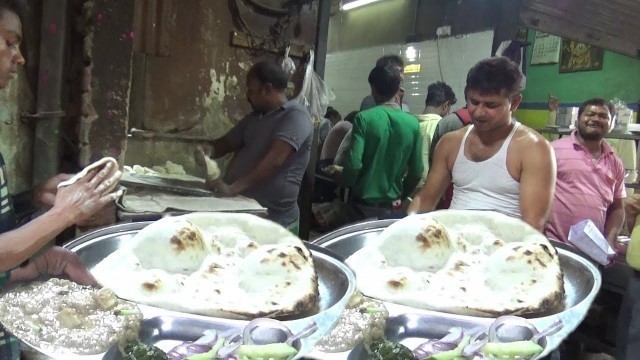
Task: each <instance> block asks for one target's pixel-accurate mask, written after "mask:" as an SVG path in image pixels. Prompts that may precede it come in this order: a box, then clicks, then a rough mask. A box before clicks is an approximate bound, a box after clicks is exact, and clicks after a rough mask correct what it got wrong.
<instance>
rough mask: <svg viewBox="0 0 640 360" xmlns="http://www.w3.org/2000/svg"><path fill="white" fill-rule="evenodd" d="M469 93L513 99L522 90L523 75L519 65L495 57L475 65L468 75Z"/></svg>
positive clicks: (503, 58)
mask: <svg viewBox="0 0 640 360" xmlns="http://www.w3.org/2000/svg"><path fill="white" fill-rule="evenodd" d="M466 89H467V90H468V91H471V90H474V91H479V92H480V93H484V94H500V93H501V92H502V91H506V92H507V94H508V95H509V97H512V96H514V95H516V94H518V93H519V92H520V90H521V89H522V73H521V72H520V69H519V68H518V65H517V64H516V63H514V62H513V61H511V60H509V59H507V58H505V57H493V58H489V59H485V60H482V61H480V62H478V63H477V64H475V65H474V66H473V67H472V68H471V70H469V73H468V74H467V87H466Z"/></svg>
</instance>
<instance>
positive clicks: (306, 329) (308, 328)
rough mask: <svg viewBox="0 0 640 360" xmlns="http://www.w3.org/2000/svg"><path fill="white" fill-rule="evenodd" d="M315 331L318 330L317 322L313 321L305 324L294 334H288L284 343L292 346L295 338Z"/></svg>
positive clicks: (309, 334) (303, 336)
mask: <svg viewBox="0 0 640 360" xmlns="http://www.w3.org/2000/svg"><path fill="white" fill-rule="evenodd" d="M316 331H318V324H316V322H315V321H314V322H312V323H311V324H309V325H307V326H305V327H304V328H303V329H302V330H300V331H298V332H297V333H296V334H294V335H291V336H289V337H288V338H287V340H286V341H285V343H286V344H287V345H290V346H293V343H294V342H295V341H296V340H299V339H302V338H306V337H308V336H311V334H313V333H314V332H316Z"/></svg>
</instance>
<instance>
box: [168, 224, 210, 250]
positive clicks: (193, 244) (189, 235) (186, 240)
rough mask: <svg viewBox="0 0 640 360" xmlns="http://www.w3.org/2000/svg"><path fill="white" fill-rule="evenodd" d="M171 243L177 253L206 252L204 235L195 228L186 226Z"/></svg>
mask: <svg viewBox="0 0 640 360" xmlns="http://www.w3.org/2000/svg"><path fill="white" fill-rule="evenodd" d="M169 243H170V244H171V245H172V246H173V248H174V249H175V250H176V251H177V252H183V251H185V250H187V249H194V250H200V251H202V250H204V241H203V239H202V235H201V234H200V233H199V232H198V230H197V229H196V228H194V227H193V226H185V227H183V228H182V229H180V231H178V233H177V234H176V235H174V236H172V237H171V239H170V240H169Z"/></svg>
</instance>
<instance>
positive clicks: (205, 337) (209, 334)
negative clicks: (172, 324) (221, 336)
mask: <svg viewBox="0 0 640 360" xmlns="http://www.w3.org/2000/svg"><path fill="white" fill-rule="evenodd" d="M217 341H218V332H217V331H216V330H213V329H212V330H205V331H204V332H203V333H202V336H201V337H200V338H199V339H198V340H196V341H194V342H193V343H194V344H199V345H209V346H213V345H215V343H216V342H217Z"/></svg>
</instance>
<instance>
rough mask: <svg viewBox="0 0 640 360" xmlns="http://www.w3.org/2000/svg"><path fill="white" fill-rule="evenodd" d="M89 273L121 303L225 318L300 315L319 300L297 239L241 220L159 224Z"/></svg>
mask: <svg viewBox="0 0 640 360" xmlns="http://www.w3.org/2000/svg"><path fill="white" fill-rule="evenodd" d="M91 272H92V273H93V275H94V276H95V277H96V279H97V280H98V282H99V283H100V284H102V285H103V286H104V287H107V288H110V289H111V290H113V291H114V292H115V293H116V295H118V296H119V297H121V298H123V299H127V300H131V301H135V302H138V303H141V304H146V305H152V306H157V307H161V308H165V309H169V310H175V311H181V312H187V313H193V314H201V315H209V316H217V317H225V318H240V319H246V318H255V317H276V316H285V315H295V314H300V313H302V312H305V311H308V310H312V309H313V308H314V306H315V305H316V304H317V299H318V278H317V275H316V272H315V268H314V264H313V258H312V256H311V253H310V252H309V250H308V249H307V248H306V247H305V246H304V243H303V242H302V240H300V239H298V238H297V237H295V236H294V235H292V234H291V233H290V232H289V231H287V230H286V229H285V228H283V227H281V226H280V225H277V224H275V223H273V222H271V221H268V220H265V219H262V218H259V217H257V216H253V215H248V214H231V213H193V214H188V215H183V216H179V217H167V218H163V219H161V220H159V221H156V222H155V223H153V224H151V225H149V226H147V227H146V228H144V229H143V230H141V231H140V232H139V233H138V234H136V236H135V237H134V238H133V239H131V240H129V241H128V242H127V244H126V246H125V247H123V248H120V249H119V250H117V251H115V252H114V253H112V254H111V255H109V256H108V257H107V258H105V259H104V260H103V261H101V262H100V263H99V264H98V265H96V267H95V268H94V269H92V271H91ZM125 279H126V280H125Z"/></svg>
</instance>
